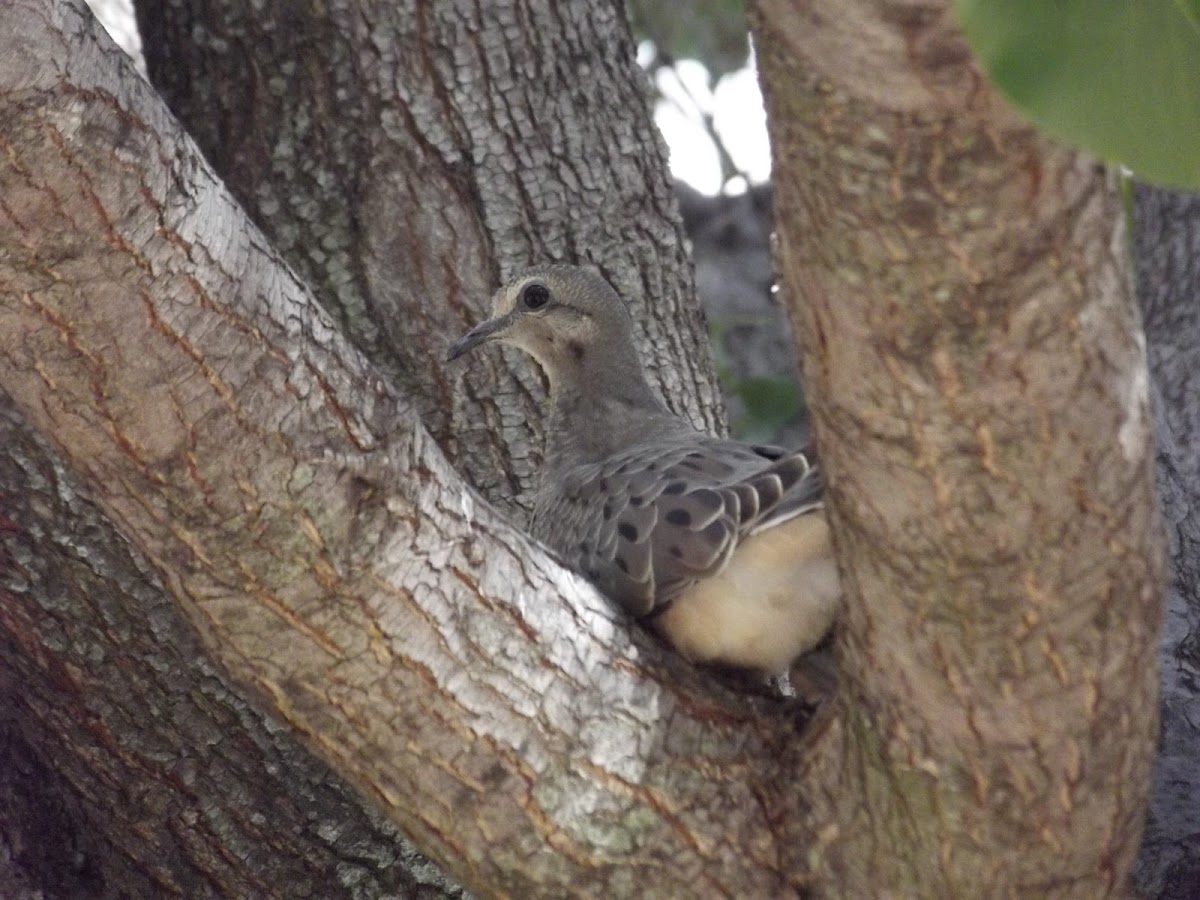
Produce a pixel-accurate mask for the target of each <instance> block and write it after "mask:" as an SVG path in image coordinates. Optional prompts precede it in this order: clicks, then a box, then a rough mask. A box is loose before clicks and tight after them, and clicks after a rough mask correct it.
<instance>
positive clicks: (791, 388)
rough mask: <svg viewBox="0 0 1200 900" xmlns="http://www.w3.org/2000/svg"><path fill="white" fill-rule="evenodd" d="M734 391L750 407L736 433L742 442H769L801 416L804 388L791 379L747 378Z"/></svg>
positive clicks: (736, 425) (738, 424) (734, 386)
mask: <svg viewBox="0 0 1200 900" xmlns="http://www.w3.org/2000/svg"><path fill="white" fill-rule="evenodd" d="M731 387H732V390H733V392H734V393H735V394H737V395H738V397H740V398H741V400H742V402H743V403H744V404H745V405H746V414H745V415H744V416H742V418H741V419H739V420H738V421H737V422H736V423H735V424H734V429H733V430H734V433H735V434H736V435H737V436H738V437H739V438H741V439H742V440H751V441H753V440H767V439H769V438H770V437H771V436H772V435H773V434H775V432H777V431H778V430H779V429H780V428H782V427H783V426H784V425H786V424H787V423H788V422H790V421H792V419H794V418H795V417H796V416H797V414H798V413H799V412H800V403H801V394H800V388H799V387H798V386H797V385H796V383H795V382H793V381H792V380H791V379H789V378H745V379H742V380H741V381H738V382H736V383H734V384H733V385H732V386H731Z"/></svg>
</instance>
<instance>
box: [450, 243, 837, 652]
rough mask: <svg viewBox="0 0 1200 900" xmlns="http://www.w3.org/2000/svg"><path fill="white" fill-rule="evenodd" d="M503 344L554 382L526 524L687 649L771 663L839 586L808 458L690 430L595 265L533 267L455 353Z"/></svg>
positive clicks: (813, 628) (800, 640) (830, 610)
mask: <svg viewBox="0 0 1200 900" xmlns="http://www.w3.org/2000/svg"><path fill="white" fill-rule="evenodd" d="M492 341H503V342H504V343H507V344H511V345H513V346H516V347H519V348H521V349H522V350H524V351H525V352H526V353H528V354H529V355H530V356H532V357H533V358H534V359H535V360H536V361H537V362H538V364H539V365H540V366H541V368H542V369H543V370H544V371H545V373H546V377H547V379H548V381H549V387H550V416H549V419H548V421H547V423H546V428H545V434H546V449H545V460H544V463H543V468H542V472H541V480H540V484H539V486H538V488H537V493H536V497H535V503H534V510H533V518H532V522H531V530H532V532H533V534H534V536H536V537H537V538H539V539H540V540H542V541H543V542H545V543H546V544H548V545H549V546H550V547H551V548H553V549H554V550H555V551H557V552H558V554H560V555H561V557H562V558H563V559H564V561H565V562H566V563H567V564H568V565H570V566H571V567H572V568H574V569H576V570H577V571H579V572H580V573H582V574H583V575H585V576H586V577H587V578H588V579H590V580H591V581H592V582H593V583H594V584H595V585H596V586H597V587H598V588H599V589H600V590H601V591H602V592H603V593H604V594H606V595H607V596H608V597H610V598H611V599H612V600H614V601H616V602H617V603H618V604H620V605H621V607H623V608H624V609H625V610H626V611H628V612H629V613H630V614H632V615H633V616H635V617H637V618H639V619H641V620H643V621H645V622H647V623H648V624H650V625H651V626H652V627H653V628H655V629H656V630H657V631H658V632H659V633H661V634H662V635H663V636H664V637H665V638H666V640H667V641H668V642H670V644H671V645H672V646H674V647H675V649H676V650H677V651H678V652H680V653H681V654H682V655H683V656H685V657H687V658H688V659H690V660H692V661H694V662H704V663H723V664H727V665H733V666H741V667H746V668H750V669H757V670H761V671H763V672H766V673H771V674H774V673H780V672H784V671H786V670H787V669H788V667H789V666H790V664H791V663H792V662H793V661H794V660H795V659H796V658H797V657H798V656H800V655H801V654H803V653H805V652H806V651H808V650H810V649H812V648H813V646H814V645H816V643H817V642H818V641H819V640H820V639H821V638H822V636H823V635H824V634H825V633H826V632H827V631H828V629H829V627H830V625H831V624H832V622H833V618H834V615H835V613H836V610H837V606H838V602H839V598H840V596H841V590H840V585H839V582H838V574H837V567H836V565H835V563H834V558H833V551H832V548H831V545H830V539H829V528H828V525H827V523H826V520H825V515H824V512H823V505H822V500H821V496H822V482H821V477H820V474H819V472H818V470H817V468H816V466H815V465H814V464H813V463H812V462H811V461H810V459H809V457H808V456H806V455H805V454H804V453H801V452H793V451H788V450H781V449H779V448H775V447H765V446H759V445H754V444H746V443H741V442H739V441H732V440H725V439H722V438H717V437H713V436H711V435H707V434H704V433H702V432H698V431H696V430H695V429H693V428H692V427H691V426H690V425H689V424H688V423H687V422H685V421H684V420H683V419H681V418H679V417H678V416H676V415H674V414H673V413H671V412H670V411H669V410H668V409H667V407H666V406H665V405H664V404H663V402H662V401H661V400H660V399H659V398H658V396H657V395H656V394H655V393H654V391H653V389H652V388H651V387H650V385H649V383H648V382H647V380H646V375H645V371H644V370H643V368H642V364H641V361H640V360H639V359H638V355H637V350H636V349H635V347H634V342H633V323H632V320H631V319H630V316H629V312H628V311H627V310H626V308H625V305H624V304H623V303H622V302H621V299H620V298H619V297H618V296H617V294H616V292H615V291H614V290H613V289H612V288H611V287H610V286H609V284H608V283H607V282H606V281H605V280H604V279H603V278H602V277H600V275H598V274H596V273H594V272H592V271H590V270H587V269H582V268H576V267H573V266H558V265H556V266H545V267H541V268H536V269H532V270H530V271H527V272H525V273H524V274H522V275H521V276H519V277H517V278H516V279H514V280H513V281H511V282H509V283H508V284H507V285H506V286H504V287H503V288H501V289H500V290H499V291H497V293H496V295H495V297H494V299H493V316H492V318H491V319H489V320H488V321H486V322H484V323H482V324H481V325H479V326H477V327H476V328H474V329H472V330H471V331H470V332H468V333H467V334H466V335H464V336H463V337H462V338H460V339H459V340H458V341H456V342H455V343H454V344H452V345H451V347H450V349H449V353H448V359H449V360H453V359H457V358H458V357H460V356H462V355H463V354H464V353H466V352H468V351H469V350H472V349H473V348H475V347H478V346H481V345H483V344H486V343H490V342H492Z"/></svg>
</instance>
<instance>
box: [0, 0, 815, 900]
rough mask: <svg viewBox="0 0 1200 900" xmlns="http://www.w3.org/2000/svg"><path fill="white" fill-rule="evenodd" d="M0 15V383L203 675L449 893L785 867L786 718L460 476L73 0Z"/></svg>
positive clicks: (679, 883) (748, 882)
mask: <svg viewBox="0 0 1200 900" xmlns="http://www.w3.org/2000/svg"><path fill="white" fill-rule="evenodd" d="M4 26H5V28H4V36H3V38H0V122H2V128H0V134H2V135H3V137H2V141H3V145H2V150H3V152H4V162H3V168H2V169H0V177H2V179H3V181H2V184H0V198H2V199H0V217H2V218H3V222H2V228H0V232H2V233H3V234H4V236H5V237H4V245H3V257H2V259H3V263H2V268H0V284H3V285H4V288H3V293H0V358H2V359H3V365H2V366H0V379H2V380H0V387H3V389H4V390H5V391H7V392H8V393H9V395H10V396H11V397H12V399H13V401H14V402H15V404H16V405H17V407H18V408H19V409H20V411H21V413H22V415H23V416H24V417H25V418H26V419H27V421H28V422H29V423H30V425H32V426H33V427H34V428H35V429H37V431H38V432H40V433H41V434H42V435H44V436H45V437H46V438H47V439H48V440H50V441H52V442H53V444H54V446H55V448H56V449H57V451H58V452H59V453H60V454H61V455H62V457H63V459H64V460H65V461H66V462H67V464H68V465H69V467H70V468H71V469H73V470H74V471H75V472H76V473H78V474H79V475H80V477H81V478H82V479H83V481H84V482H85V484H86V485H87V487H88V488H89V489H90V491H91V492H92V493H93V495H94V498H95V501H96V503H97V504H98V505H99V507H100V508H101V509H102V510H103V511H104V513H105V514H106V515H107V516H108V517H109V518H110V519H111V520H112V521H113V522H114V523H116V525H117V526H118V527H119V529H120V530H121V532H122V534H124V535H125V537H126V538H127V539H128V540H129V541H130V542H131V544H132V545H133V546H134V547H136V548H137V550H138V552H139V553H140V554H142V555H144V557H145V559H146V560H147V561H148V564H149V566H151V567H152V568H153V570H155V571H156V572H157V574H158V575H159V577H160V578H161V580H162V583H163V585H164V587H165V588H166V590H167V591H168V593H169V594H170V596H171V598H172V599H173V601H174V604H175V605H176V607H177V608H178V609H179V610H180V611H182V612H183V614H184V615H185V616H186V617H187V618H188V619H189V620H190V621H191V622H192V623H193V625H194V626H195V627H196V628H197V630H198V631H199V633H200V634H201V635H202V637H203V640H204V644H205V646H206V647H207V648H208V650H209V652H210V653H211V654H212V656H213V658H214V659H215V660H217V661H218V662H219V663H220V665H221V666H222V667H223V668H224V670H225V671H227V672H228V673H229V674H230V675H231V676H232V677H233V679H234V680H235V681H236V682H237V683H239V684H241V685H244V686H246V687H247V688H249V689H250V690H251V692H252V694H253V695H254V696H256V697H257V699H258V702H259V703H261V704H262V705H264V707H265V708H267V709H268V710H269V711H270V712H271V713H272V714H273V715H274V716H276V717H278V718H279V719H281V720H282V721H284V722H285V723H287V725H289V726H290V727H291V728H292V729H294V730H295V731H296V732H297V733H298V734H300V735H302V736H303V739H304V741H305V743H306V744H307V745H308V746H309V747H310V748H311V749H312V750H313V751H314V752H315V753H316V754H317V755H318V756H320V757H321V758H322V759H324V760H326V761H327V762H329V763H330V764H331V765H332V766H334V767H335V768H336V770H337V771H338V772H339V773H340V774H341V775H342V776H344V777H345V778H346V779H347V780H348V781H349V782H350V783H351V784H352V785H354V786H355V787H356V789H357V790H358V791H359V792H360V793H361V794H362V795H363V796H366V797H368V798H370V799H371V801H372V802H374V803H375V804H376V805H377V806H378V807H379V808H380V809H382V810H383V811H384V812H385V813H386V814H387V815H388V816H389V817H390V818H392V819H393V820H394V821H395V822H397V823H398V824H399V825H400V826H401V827H402V828H403V829H404V831H405V832H406V833H407V834H408V835H410V836H411V837H412V838H413V839H414V840H415V841H416V842H417V843H418V844H419V845H420V846H421V847H422V848H423V849H425V850H426V851H428V852H429V853H430V855H431V856H432V857H433V858H435V859H436V860H437V861H438V862H439V864H441V865H443V866H445V867H446V868H447V869H448V870H449V871H451V872H453V873H454V874H455V875H456V876H457V877H460V878H461V879H463V880H464V881H465V882H466V883H468V884H470V885H472V886H475V887H477V888H480V889H486V890H488V891H492V892H497V893H503V892H511V893H513V894H517V895H523V896H528V895H530V894H531V893H532V892H538V893H545V894H550V895H555V896H565V895H569V894H573V893H597V892H601V893H603V892H607V893H610V894H614V895H620V894H621V893H627V892H628V891H629V890H630V889H631V887H630V886H631V885H635V884H636V885H640V886H647V887H646V889H645V892H644V895H645V896H654V895H656V894H658V893H660V892H661V894H662V895H671V896H678V895H679V892H680V891H681V890H685V891H686V890H692V891H694V892H695V893H696V894H698V895H701V894H702V895H706V896H712V895H714V894H716V895H723V894H727V895H733V894H742V893H745V892H750V893H762V894H775V893H777V892H778V890H779V889H780V887H781V886H782V885H783V884H785V883H787V882H788V881H789V879H792V878H796V877H799V876H798V875H796V874H795V873H792V872H789V871H787V870H786V869H784V868H782V867H781V863H782V859H783V857H782V854H781V852H780V848H779V847H778V846H777V843H776V842H777V841H787V842H789V843H794V842H795V841H796V840H797V836H796V835H795V834H794V833H793V832H792V831H791V830H790V829H789V828H788V827H787V826H779V825H778V823H777V821H776V818H775V817H776V814H777V811H778V806H779V804H780V803H781V802H782V801H780V800H779V799H777V798H779V797H780V796H784V797H789V798H791V797H794V793H795V792H794V788H793V787H792V786H791V785H792V780H793V779H794V777H795V771H796V770H795V768H794V767H793V765H791V764H789V763H794V758H793V756H792V752H791V751H790V750H788V748H789V747H790V746H792V742H793V738H794V737H795V735H796V733H797V731H798V728H799V727H800V724H801V723H799V722H798V721H794V720H793V719H792V718H791V716H790V715H789V714H788V713H787V712H786V711H781V710H778V709H765V708H764V706H763V705H762V704H757V703H753V702H747V701H746V700H745V699H744V698H736V697H732V696H730V695H729V694H727V693H725V692H722V691H721V690H719V689H717V688H715V687H714V685H713V684H712V683H711V682H710V681H708V680H707V679H705V678H704V677H703V676H702V675H699V674H697V673H695V672H693V671H692V670H690V669H689V668H688V667H686V666H684V665H683V664H681V663H679V662H677V661H674V660H671V659H670V658H669V657H665V655H664V654H661V653H660V652H659V651H658V649H657V647H656V645H654V644H653V643H652V642H651V641H649V640H648V639H647V638H646V637H645V636H644V635H643V634H642V633H640V632H637V631H635V632H634V633H633V636H632V637H631V634H630V631H629V630H628V629H627V627H626V624H625V622H624V621H623V620H621V619H619V618H618V617H617V616H616V615H615V614H614V613H613V611H612V610H610V608H609V607H608V606H607V605H606V604H605V603H604V602H603V601H602V600H601V599H600V598H599V597H598V596H597V595H596V594H595V592H594V591H592V590H591V589H590V588H588V587H587V586H586V585H585V584H584V583H583V582H582V581H581V580H580V579H578V578H576V577H575V576H573V575H570V574H568V573H566V572H565V571H564V570H562V569H561V568H559V567H558V566H557V565H556V564H555V563H554V562H553V561H552V560H550V559H549V558H548V557H547V556H546V555H545V554H544V552H543V551H541V550H540V549H538V548H537V547H536V546H534V545H532V544H531V543H530V542H529V541H528V540H527V539H526V538H525V537H524V536H523V535H521V534H520V533H519V532H518V531H516V530H515V529H513V528H512V527H511V526H510V525H509V524H507V523H506V522H505V521H504V520H503V519H501V518H500V517H499V516H498V515H497V514H496V513H495V512H494V511H493V510H492V509H491V508H490V507H488V506H487V505H486V504H485V503H483V502H481V501H479V500H478V499H476V498H475V497H474V496H473V495H472V493H471V492H470V491H469V490H468V489H467V488H465V486H464V485H463V484H462V483H461V481H460V480H459V479H458V477H457V476H456V475H455V473H454V472H453V470H452V469H451V468H450V466H449V465H448V463H447V461H446V460H445V458H444V457H443V456H442V454H441V453H440V451H439V450H438V448H437V447H436V445H434V443H433V442H432V441H431V440H430V439H429V438H428V436H427V435H426V433H425V431H424V429H423V428H422V426H421V424H420V422H419V420H418V418H417V416H416V415H415V414H414V412H413V409H412V408H411V406H410V404H409V403H408V402H407V401H406V400H405V399H404V398H403V397H400V396H398V395H397V394H395V393H394V392H393V391H391V390H390V389H389V388H388V386H387V385H385V384H383V383H382V382H380V381H379V380H378V379H376V378H375V377H374V376H373V374H372V371H371V369H370V367H369V366H368V365H367V364H366V362H365V361H364V359H363V357H362V355H361V354H360V353H359V352H358V351H357V350H355V349H354V348H353V347H352V346H351V345H350V344H349V343H348V342H347V341H346V340H345V339H344V338H343V337H341V335H340V333H339V331H338V329H337V328H336V327H335V324H334V323H333V321H332V320H331V318H330V317H329V315H328V314H327V313H325V312H324V311H323V310H322V309H321V308H320V307H319V306H318V305H317V304H316V303H314V302H313V299H312V296H311V295H310V294H309V293H308V292H307V290H306V289H305V287H304V286H303V285H302V284H301V283H300V282H299V281H298V280H297V279H296V278H295V276H294V275H293V274H292V273H291V271H290V270H289V269H287V268H286V267H285V266H283V265H282V264H281V263H280V262H279V260H278V259H277V258H276V257H275V256H274V255H273V253H272V251H271V250H270V248H269V246H268V244H267V242H266V240H265V239H264V238H263V236H262V235H261V233H260V232H259V231H258V230H257V229H256V228H255V227H254V226H253V225H252V224H251V223H250V222H249V221H248V220H247V219H246V218H245V216H244V214H243V213H242V212H241V211H240V209H239V208H238V207H237V205H236V204H235V203H234V202H233V200H232V198H231V197H230V196H229V195H228V194H227V193H226V191H225V190H224V188H223V187H222V186H221V185H220V183H219V182H218V181H217V180H216V178H215V177H214V175H213V174H212V172H211V170H210V169H209V168H208V167H207V166H206V165H205V164H204V162H203V161H202V159H201V158H200V156H199V154H198V152H197V151H196V149H195V148H194V147H193V146H192V145H191V144H190V142H189V141H188V140H187V139H186V137H185V136H184V135H183V134H182V133H181V132H180V130H179V128H178V126H177V125H176V124H175V123H174V122H173V121H172V120H171V119H170V117H169V116H168V115H167V113H166V111H165V110H164V109H163V107H162V105H161V104H160V102H159V101H158V100H157V98H156V97H154V96H153V94H152V93H151V91H150V90H149V89H148V88H147V87H146V86H145V84H144V83H142V82H140V81H139V80H136V79H132V78H129V77H128V75H127V73H122V72H120V71H119V70H118V69H117V68H116V67H114V66H113V65H112V63H113V60H112V59H111V58H107V59H106V58H105V56H106V52H107V51H106V50H104V49H102V48H101V47H100V46H99V45H98V44H97V42H96V41H95V40H94V39H93V37H92V36H91V35H90V34H89V33H88V31H87V29H86V27H85V25H84V21H83V19H82V18H81V17H80V15H79V12H78V10H77V9H75V8H74V7H73V6H70V5H66V4H54V5H52V6H49V7H47V6H46V5H45V4H41V3H29V2H27V3H21V4H17V5H16V9H15V12H14V13H12V14H8V15H6V17H5V22H4ZM546 598H561V600H560V601H558V602H549V603H547V602H546ZM138 614H139V611H138V608H137V605H136V603H133V602H130V603H127V604H125V605H123V606H122V607H121V615H123V616H126V617H131V616H132V617H136V616H137V615H138ZM114 627H120V624H119V622H118V623H117V625H116V626H114ZM664 658H665V659H666V662H665V670H664V669H663V668H660V666H661V665H664V663H663V660H664ZM644 660H648V661H649V663H650V666H649V668H647V666H646V663H645V662H644ZM789 802H794V801H789ZM773 826H774V827H773ZM768 835H773V836H774V838H775V839H774V840H772V839H771V838H769V837H766V836H768ZM547 849H550V850H552V851H553V852H552V853H547V852H546V851H547Z"/></svg>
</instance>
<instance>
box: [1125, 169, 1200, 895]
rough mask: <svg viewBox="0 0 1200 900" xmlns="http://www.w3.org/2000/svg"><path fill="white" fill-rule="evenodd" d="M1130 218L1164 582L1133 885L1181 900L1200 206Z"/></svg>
mask: <svg viewBox="0 0 1200 900" xmlns="http://www.w3.org/2000/svg"><path fill="white" fill-rule="evenodd" d="M1134 210H1135V215H1134V248H1135V254H1134V255H1135V258H1136V259H1137V282H1138V296H1139V298H1140V300H1141V303H1142V311H1143V316H1144V318H1145V323H1146V343H1147V348H1148V354H1147V355H1148V357H1149V362H1150V373H1151V376H1152V378H1151V383H1152V385H1153V387H1154V389H1155V390H1154V400H1155V419H1156V425H1157V428H1156V437H1157V441H1158V487H1159V496H1160V497H1161V498H1162V505H1163V513H1164V515H1165V518H1166V520H1167V537H1168V541H1167V546H1168V548H1169V549H1170V559H1171V575H1172V579H1171V585H1170V590H1169V591H1168V592H1167V612H1166V617H1165V621H1164V626H1163V640H1162V649H1161V653H1162V657H1163V667H1162V669H1163V671H1162V678H1163V685H1162V691H1163V697H1162V737H1161V739H1160V742H1159V750H1158V758H1157V762H1156V765H1155V776H1154V790H1153V792H1152V794H1151V800H1150V811H1149V816H1148V818H1147V822H1146V839H1145V843H1144V844H1143V848H1142V853H1141V857H1140V859H1139V861H1138V862H1139V865H1138V871H1137V878H1136V883H1137V887H1138V888H1139V889H1140V890H1141V891H1142V892H1143V893H1144V894H1145V895H1146V896H1149V897H1164V898H1166V897H1179V898H1183V897H1191V896H1196V895H1197V894H1198V893H1200V839H1198V836H1200V821H1198V820H1200V775H1198V774H1197V769H1196V748H1197V747H1200V692H1198V691H1197V687H1196V686H1197V685H1198V684H1200V647H1198V646H1197V638H1196V635H1198V634H1200V516H1198V515H1197V510H1200V411H1198V408H1197V404H1196V398H1197V397H1200V383H1198V382H1200V196H1198V195H1196V194H1182V193H1177V192H1172V191H1166V190H1162V189H1158V188H1152V187H1148V186H1146V185H1138V186H1137V188H1136V189H1135V191H1134Z"/></svg>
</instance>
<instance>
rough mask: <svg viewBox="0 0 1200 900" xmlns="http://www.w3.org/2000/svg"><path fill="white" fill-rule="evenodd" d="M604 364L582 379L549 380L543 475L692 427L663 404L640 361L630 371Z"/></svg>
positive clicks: (620, 366) (601, 457) (609, 362)
mask: <svg viewBox="0 0 1200 900" xmlns="http://www.w3.org/2000/svg"><path fill="white" fill-rule="evenodd" d="M606 362H607V363H608V364H606V365H603V366H598V367H596V370H595V371H587V370H584V371H581V372H580V373H578V377H566V378H557V379H556V378H553V377H551V384H550V401H551V411H550V417H549V420H548V421H547V422H546V459H545V462H544V463H543V471H544V473H555V472H560V471H562V470H564V469H570V468H572V467H574V466H577V465H582V464H584V463H592V462H599V461H600V460H603V459H607V458H608V457H610V456H612V455H613V454H614V453H616V452H618V451H620V450H623V449H625V448H626V447H629V446H630V445H631V444H633V443H636V442H637V441H639V440H643V439H645V438H646V437H648V436H650V435H653V434H658V433H660V432H662V431H664V430H668V431H674V430H676V429H680V428H688V427H689V426H687V425H686V424H685V423H684V422H683V421H682V420H680V419H679V418H677V417H676V416H675V415H674V414H673V413H672V412H671V411H670V410H668V409H667V407H666V405H665V404H664V403H663V402H662V400H660V399H659V397H658V395H657V394H656V393H655V392H654V389H653V388H651V387H650V384H649V383H648V382H647V381H646V376H645V373H644V372H643V370H642V367H641V364H640V363H639V362H638V361H637V360H636V358H634V360H633V361H632V365H629V364H628V361H626V364H625V365H613V364H612V362H613V361H612V360H608V361H606ZM572 374H573V375H575V373H572Z"/></svg>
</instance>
